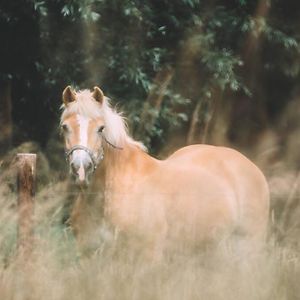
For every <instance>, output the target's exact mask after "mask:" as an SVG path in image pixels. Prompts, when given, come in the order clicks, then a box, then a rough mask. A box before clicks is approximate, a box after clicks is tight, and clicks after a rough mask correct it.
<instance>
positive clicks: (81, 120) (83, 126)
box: [74, 114, 89, 181]
mask: <svg viewBox="0 0 300 300" xmlns="http://www.w3.org/2000/svg"><path fill="white" fill-rule="evenodd" d="M76 117H77V122H78V125H79V145H81V146H84V147H87V146H88V127H89V119H88V118H86V117H83V116H81V115H79V114H78V115H77V116H76ZM74 154H75V156H74V160H79V162H80V167H79V170H78V176H79V180H80V181H84V179H85V170H84V166H83V162H84V161H85V160H86V158H87V153H86V152H85V151H83V150H75V151H74Z"/></svg>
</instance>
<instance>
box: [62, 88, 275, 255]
mask: <svg viewBox="0 0 300 300" xmlns="http://www.w3.org/2000/svg"><path fill="white" fill-rule="evenodd" d="M62 108H63V113H62V116H61V128H62V132H63V135H64V139H65V148H66V158H67V161H68V162H69V164H70V170H71V173H72V174H73V176H74V177H75V178H76V183H77V184H78V186H80V187H81V190H82V192H81V193H80V194H79V197H78V199H77V201H76V203H75V204H74V208H73V211H72V214H71V223H72V226H73V228H74V230H75V233H76V234H77V235H78V237H79V239H82V240H84V239H85V238H86V237H87V235H88V233H87V232H88V231H86V230H85V229H86V228H88V227H89V226H88V225H87V224H88V222H89V221H90V219H91V218H92V212H93V213H94V217H93V218H96V219H97V218H98V219H101V218H102V217H104V219H106V220H107V221H108V222H109V223H110V224H112V225H113V226H114V228H116V229H117V230H118V231H120V232H125V233H127V235H129V236H136V237H138V238H140V239H142V240H143V241H145V243H146V244H147V247H148V249H152V250H153V251H157V253H162V252H163V250H164V249H165V248H166V246H167V244H169V243H170V241H180V243H183V244H187V245H189V244H198V243H200V244H201V243H204V242H205V241H213V240H216V241H218V240H220V239H222V237H226V236H231V235H236V236H239V237H241V238H243V239H245V240H249V241H251V242H252V241H262V240H264V238H265V235H266V230H267V223H268V213H269V191H268V186H267V183H266V180H265V177H264V175H263V174H262V172H261V171H260V170H259V169H258V168H257V167H256V166H255V165H254V164H253V163H252V162H251V161H249V160H248V159H247V158H246V157H245V156H243V155H242V154H241V153H239V152H237V151H235V150H233V149H229V148H224V147H215V146H209V145H192V146H187V147H184V148H182V149H179V150H178V151H176V152H175V153H174V154H172V155H171V156H170V157H169V158H167V159H166V160H158V159H155V158H153V157H151V156H150V155H148V154H147V153H146V151H145V147H144V146H143V145H142V144H141V143H139V142H137V141H135V140H133V139H132V138H131V137H130V136H129V135H128V133H127V128H126V124H125V122H124V119H123V118H122V116H121V115H120V114H118V113H117V112H116V111H115V110H113V109H112V108H111V106H110V104H109V100H108V98H106V97H105V96H104V95H103V93H102V91H101V90H100V89H99V88H98V87H95V88H94V90H93V92H90V91H88V90H84V91H77V92H76V91H73V90H72V89H71V88H70V87H67V88H66V89H65V90H64V92H63V106H62ZM86 191H89V192H88V193H89V194H90V195H94V197H93V200H90V199H87V198H86V197H85V196H84V194H85V193H86ZM88 193H87V194H88ZM100 202H101V204H100ZM100 207H103V210H102V213H103V215H102V216H101V210H100ZM95 212H96V214H95ZM95 216H96V217H95ZM80 236H81V238H80ZM93 238H94V239H95V238H96V236H95V235H94V236H93Z"/></svg>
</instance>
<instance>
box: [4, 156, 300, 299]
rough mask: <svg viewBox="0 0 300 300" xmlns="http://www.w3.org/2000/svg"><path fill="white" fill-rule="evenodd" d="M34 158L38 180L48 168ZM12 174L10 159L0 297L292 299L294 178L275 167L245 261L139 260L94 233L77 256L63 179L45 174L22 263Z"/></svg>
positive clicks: (299, 259)
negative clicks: (256, 241) (262, 240)
mask: <svg viewBox="0 0 300 300" xmlns="http://www.w3.org/2000/svg"><path fill="white" fill-rule="evenodd" d="M40 156H41V154H40ZM12 161H13V160H12ZM41 161H42V163H41ZM41 161H40V162H39V164H40V169H38V171H39V172H40V175H39V176H40V177H41V178H42V179H43V178H47V174H49V169H48V168H47V166H46V167H45V166H44V167H42V166H41V164H43V165H45V160H44V161H43V159H42V160H41ZM14 172H15V171H14V167H13V163H12V164H11V165H7V166H5V163H4V168H2V172H1V174H0V176H1V177H0V179H1V184H0V205H1V209H0V278H1V279H0V299H1V300H2V299H5V300H6V299H11V300H15V299H17V300H23V299H24V300H25V299H30V300H35V299H36V300H39V299H43V300H48V299H55V300H63V299H68V300H69V299H72V300H77V299H78V300H79V299H82V300H83V299H122V300H123V299H124V300H126V299H144V300H147V299H149V300H150V299H151V300H152V299H163V300H169V299H170V300H171V299H172V300H174V299H175V300H176V299H178V300H181V299H212V300H215V299H226V300H231V299H243V300H248V299H249V300H250V299H251V300H252V299H254V300H256V299H262V300H264V299H272V300H279V299H280V300H284V299H300V285H299V282H300V251H299V250H300V246H299V243H298V240H299V233H300V230H299V227H300V226H299V220H300V211H299V209H298V208H299V207H298V206H297V199H298V195H299V194H300V187H299V186H298V181H299V175H298V174H297V172H294V171H289V170H286V169H284V168H282V166H281V165H280V164H277V165H275V166H274V167H273V168H272V169H269V172H268V173H269V174H268V177H269V178H268V180H269V184H270V188H271V195H272V207H271V210H272V213H271V216H272V217H271V220H270V234H269V239H268V243H267V247H266V250H265V252H264V253H262V254H261V255H260V256H259V257H256V258H255V259H247V257H236V256H235V255H233V254H232V253H229V252H228V251H225V250H224V249H223V250H222V249H219V250H218V251H214V252H212V251H210V250H208V251H201V252H200V251H194V252H190V253H189V255H183V254H177V255H175V254H174V255H171V254H169V255H167V256H166V257H165V258H164V260H163V261H160V262H158V263H152V262H150V261H145V260H144V259H143V258H142V257H141V256H139V255H138V253H137V252H134V251H130V250H129V249H127V248H126V247H125V244H124V243H122V242H121V241H118V240H116V239H102V238H101V237H100V236H98V235H95V237H94V239H95V240H98V241H99V243H98V246H97V247H96V248H95V249H94V251H93V252H92V253H91V254H90V255H89V256H80V255H79V254H78V253H77V250H76V243H75V239H74V236H73V235H72V232H71V231H70V229H68V228H67V227H66V226H65V225H64V224H63V223H62V219H63V217H64V213H65V211H64V210H65V201H66V199H67V198H68V192H67V189H66V185H67V183H66V181H65V180H59V178H58V177H57V176H54V177H56V180H53V179H51V178H50V177H49V175H48V183H46V182H47V180H41V179H39V182H40V188H38V191H37V195H36V205H35V218H34V222H35V243H34V249H33V253H32V255H31V257H30V259H27V261H26V263H25V264H24V261H22V260H20V259H19V258H18V256H17V255H16V254H17V251H16V241H17V212H16V193H15V191H16V189H15V183H14V180H15V179H14V178H15V173H14ZM43 172H44V173H45V174H43ZM54 177H53V178H54ZM57 178H58V179H57ZM49 182H50V183H49Z"/></svg>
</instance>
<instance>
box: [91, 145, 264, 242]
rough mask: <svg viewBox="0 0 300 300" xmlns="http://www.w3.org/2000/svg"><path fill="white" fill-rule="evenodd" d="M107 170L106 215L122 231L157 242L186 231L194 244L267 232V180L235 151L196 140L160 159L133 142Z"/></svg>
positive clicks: (174, 239) (177, 237) (171, 238)
mask: <svg viewBox="0 0 300 300" xmlns="http://www.w3.org/2000/svg"><path fill="white" fill-rule="evenodd" d="M124 150H125V149H124ZM126 152H128V153H126ZM122 156H123V157H122ZM103 171H104V172H105V170H99V175H100V176H101V177H102V176H103V175H102V174H101V172H103ZM106 171H107V174H106V181H107V183H106V185H105V191H106V192H105V216H106V218H107V219H108V220H110V222H111V223H113V224H114V226H116V227H117V228H118V229H119V230H121V231H124V232H127V233H128V232H130V233H131V234H133V235H137V236H143V237H144V238H145V239H148V240H149V241H152V242H153V243H156V242H159V243H163V242H165V241H168V242H170V240H172V241H176V240H180V239H182V238H183V237H184V238H185V240H189V242H192V243H193V244H197V243H202V242H204V241H211V240H214V239H220V237H222V236H228V235H230V234H233V233H235V232H238V233H239V234H240V235H244V236H245V237H248V238H257V239H261V238H263V237H264V235H265V233H266V227H267V219H268V209H269V207H268V188H267V184H266V181H265V179H264V177H263V175H262V173H261V172H260V171H259V170H258V168H257V167H256V166H255V165H254V164H253V163H251V162H250V161H249V160H248V159H246V158H245V157H244V156H242V155H241V154H240V153H238V152H237V151H234V150H231V149H228V148H222V147H213V146H207V145H194V146H188V147H185V148H183V149H181V150H179V151H177V152H175V153H174V154H173V155H171V156H170V157H169V158H168V159H166V160H164V161H158V160H155V159H153V158H152V157H149V156H148V155H147V154H146V153H142V152H141V150H139V149H134V148H133V149H130V150H129V151H126V150H125V151H123V152H122V153H118V158H117V162H116V165H115V167H111V166H110V169H109V170H106ZM95 182H99V180H98V178H97V174H95Z"/></svg>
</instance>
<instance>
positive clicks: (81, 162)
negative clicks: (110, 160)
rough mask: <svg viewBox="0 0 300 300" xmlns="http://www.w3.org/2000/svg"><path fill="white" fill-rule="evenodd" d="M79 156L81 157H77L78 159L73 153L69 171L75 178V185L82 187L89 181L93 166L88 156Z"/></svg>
mask: <svg viewBox="0 0 300 300" xmlns="http://www.w3.org/2000/svg"><path fill="white" fill-rule="evenodd" d="M79 151H80V150H79ZM81 154H83V155H79V157H78V156H77V155H75V153H74V155H73V157H72V160H71V161H70V171H71V173H72V175H73V176H74V177H75V180H76V183H77V184H79V185H81V186H84V185H88V183H89V179H90V177H91V175H92V173H93V172H94V164H93V161H92V160H91V159H90V157H89V156H87V155H85V153H81Z"/></svg>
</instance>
